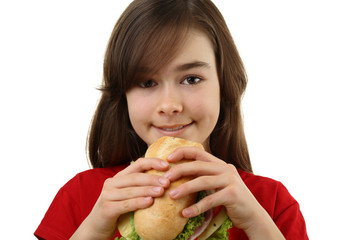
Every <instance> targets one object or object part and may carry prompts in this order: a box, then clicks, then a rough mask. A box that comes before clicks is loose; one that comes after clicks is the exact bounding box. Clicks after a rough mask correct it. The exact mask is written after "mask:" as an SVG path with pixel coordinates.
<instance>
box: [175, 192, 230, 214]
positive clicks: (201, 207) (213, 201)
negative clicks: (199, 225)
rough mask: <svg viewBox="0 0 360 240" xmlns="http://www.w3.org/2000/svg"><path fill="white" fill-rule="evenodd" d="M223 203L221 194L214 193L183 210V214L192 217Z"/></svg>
mask: <svg viewBox="0 0 360 240" xmlns="http://www.w3.org/2000/svg"><path fill="white" fill-rule="evenodd" d="M220 205H223V201H222V198H221V194H219V193H214V194H211V195H208V196H206V197H205V198H203V199H201V200H200V201H199V202H197V203H195V204H193V205H191V206H190V207H187V208H185V209H183V210H182V215H183V216H184V217H186V218H191V217H195V216H198V215H200V214H201V213H203V212H206V211H207V210H209V209H211V208H214V207H217V206H220Z"/></svg>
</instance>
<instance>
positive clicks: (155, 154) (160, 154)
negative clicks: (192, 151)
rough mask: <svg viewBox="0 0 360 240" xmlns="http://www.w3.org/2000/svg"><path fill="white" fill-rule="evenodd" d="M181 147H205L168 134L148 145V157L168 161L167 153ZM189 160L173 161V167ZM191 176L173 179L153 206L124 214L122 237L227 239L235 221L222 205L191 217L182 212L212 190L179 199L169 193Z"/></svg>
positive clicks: (120, 223) (123, 239)
mask: <svg viewBox="0 0 360 240" xmlns="http://www.w3.org/2000/svg"><path fill="white" fill-rule="evenodd" d="M179 147H198V148H200V149H202V150H204V148H203V146H202V145H201V144H200V143H197V142H193V141H188V140H185V139H181V138H174V137H166V136H165V137H161V138H159V139H158V140H157V141H156V142H155V143H153V144H152V145H150V146H149V148H148V150H147V151H146V153H145V157H149V158H160V159H162V160H164V161H166V158H167V156H168V155H169V154H171V153H172V152H173V151H174V150H175V149H177V148H179ZM187 161H188V160H182V161H179V162H176V163H172V164H170V167H171V166H173V165H176V164H182V163H184V162H187ZM189 161H190V160H189ZM147 173H148V174H156V175H163V174H164V172H160V171H156V170H149V171H147ZM189 180H191V178H190V177H184V178H181V179H179V180H177V181H174V182H171V184H170V186H169V187H168V188H167V189H165V193H164V194H163V196H161V197H158V198H155V199H154V203H153V204H152V205H151V206H150V207H148V208H145V209H139V210H136V211H135V212H130V213H126V214H123V215H121V216H120V217H119V220H118V229H119V232H120V234H121V236H122V237H121V238H120V240H206V239H208V240H210V239H228V231H227V230H228V229H229V228H231V227H232V222H231V220H230V219H229V218H228V216H227V215H226V211H225V209H224V208H223V207H222V206H219V207H216V208H214V209H210V210H208V211H206V212H204V213H202V214H200V215H199V216H196V217H192V218H185V217H183V216H182V214H181V211H182V210H183V209H184V208H186V207H188V206H190V205H192V204H194V203H195V202H196V201H199V200H201V199H202V198H204V197H205V196H206V195H208V194H212V193H213V192H211V191H201V192H199V193H194V194H191V195H188V196H184V197H182V198H180V199H176V200H174V199H171V198H170V197H169V194H168V192H169V191H171V189H173V188H176V187H177V186H179V185H181V184H183V183H185V182H187V181H189Z"/></svg>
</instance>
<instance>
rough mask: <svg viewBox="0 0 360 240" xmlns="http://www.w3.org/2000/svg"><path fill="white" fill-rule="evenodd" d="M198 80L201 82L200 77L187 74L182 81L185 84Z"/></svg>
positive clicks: (194, 82)
mask: <svg viewBox="0 0 360 240" xmlns="http://www.w3.org/2000/svg"><path fill="white" fill-rule="evenodd" d="M199 82H201V78H200V77H197V76H188V77H186V78H185V79H184V80H183V81H182V83H183V84H185V85H196V84H198V83H199Z"/></svg>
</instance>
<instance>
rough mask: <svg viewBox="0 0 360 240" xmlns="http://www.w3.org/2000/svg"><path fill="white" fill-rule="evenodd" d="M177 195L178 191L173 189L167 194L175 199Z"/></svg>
mask: <svg viewBox="0 0 360 240" xmlns="http://www.w3.org/2000/svg"><path fill="white" fill-rule="evenodd" d="M178 193H179V190H177V189H174V190H171V191H170V192H169V195H170V197H176V195H177V194H178Z"/></svg>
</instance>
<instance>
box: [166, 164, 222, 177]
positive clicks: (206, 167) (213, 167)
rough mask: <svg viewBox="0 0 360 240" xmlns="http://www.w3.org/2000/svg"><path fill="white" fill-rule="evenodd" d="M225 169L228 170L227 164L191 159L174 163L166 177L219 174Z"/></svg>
mask: <svg viewBox="0 0 360 240" xmlns="http://www.w3.org/2000/svg"><path fill="white" fill-rule="evenodd" d="M225 171H228V170H227V164H222V163H221V164H218V163H210V162H202V161H191V162H186V163H182V164H178V165H174V166H173V167H171V168H170V169H169V170H168V171H167V172H166V173H165V174H164V177H165V178H168V179H169V180H170V181H174V180H177V179H179V178H181V177H185V176H202V175H219V174H222V173H224V172H225Z"/></svg>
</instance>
